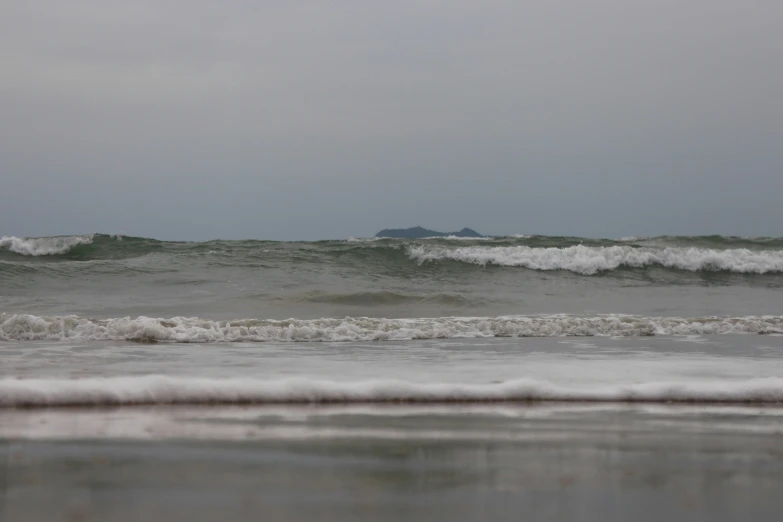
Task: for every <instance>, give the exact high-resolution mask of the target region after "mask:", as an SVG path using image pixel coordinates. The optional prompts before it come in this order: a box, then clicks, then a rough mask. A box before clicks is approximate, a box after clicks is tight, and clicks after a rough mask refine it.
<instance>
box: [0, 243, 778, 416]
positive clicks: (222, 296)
mask: <svg viewBox="0 0 783 522" xmlns="http://www.w3.org/2000/svg"><path fill="white" fill-rule="evenodd" d="M759 334H765V335H759ZM780 334H783V239H780V238H740V237H721V236H709V237H656V238H624V239H619V240H611V239H585V238H568V237H541V236H518V237H516V236H515V237H498V238H489V239H479V240H476V239H471V240H465V239H457V238H445V239H424V240H414V241H410V240H396V239H376V238H372V239H353V238H352V239H348V240H343V241H320V242H271V241H220V240H216V241H209V242H202V243H189V242H164V241H156V240H153V239H144V238H135V237H120V236H108V235H99V234H96V235H89V236H69V237H54V238H16V237H3V238H2V239H0V352H2V356H3V363H4V364H3V365H2V368H0V403H2V404H3V405H5V406H19V405H23V404H24V405H65V404H82V405H84V404H93V403H100V404H131V403H135V404H138V403H144V404H156V403H198V402H229V403H230V402H313V401H315V402H319V401H326V402H341V401H342V402H351V401H403V400H404V401H410V402H422V401H429V402H432V401H484V400H580V401H585V400H587V401H636V400H642V401H670V400H684V401H696V402H714V401H726V402H736V401H752V402H774V403H777V402H780V401H783V365H781V361H783V359H782V358H781V356H782V355H783V337H781V336H780ZM574 340H576V341H577V342H576V344H574V343H572V342H571V341H574ZM582 341H584V342H582ZM139 342H141V343H155V344H151V345H146V344H143V345H140V344H138V343H139ZM292 342H299V343H305V344H301V345H295V344H292ZM184 343H187V344H184ZM228 343H230V344H228ZM487 343H489V344H487ZM297 346H299V347H297ZM682 346H688V347H689V348H688V349H687V350H683V349H682ZM175 347H176V348H175ZM541 354H544V355H541ZM727 354H728V355H727ZM52 361H56V363H55V366H53V367H52V366H51V364H52ZM433 361H435V362H434V363H433ZM182 368H185V369H187V371H184V372H183V371H181V369H182ZM20 378H21V379H20Z"/></svg>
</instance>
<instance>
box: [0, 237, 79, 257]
mask: <svg viewBox="0 0 783 522" xmlns="http://www.w3.org/2000/svg"><path fill="white" fill-rule="evenodd" d="M92 241H93V235H92V234H90V235H87V236H53V237H35V238H24V237H15V236H3V237H2V238H0V248H6V249H8V250H10V251H11V252H14V253H15V254H21V255H23V256H53V255H58V254H65V253H66V252H68V251H69V250H71V249H72V248H74V247H76V246H79V245H89V244H91V243H92Z"/></svg>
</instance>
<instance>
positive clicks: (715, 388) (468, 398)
mask: <svg viewBox="0 0 783 522" xmlns="http://www.w3.org/2000/svg"><path fill="white" fill-rule="evenodd" d="M504 401H571V402H688V403H755V404H761V403H781V402H783V379H781V378H764V379H750V380H745V381H733V382H730V383H727V382H723V381H706V382H693V383H687V384H684V383H667V382H649V383H640V384H615V385H601V386H595V387H589V388H570V387H564V386H559V385H555V384H552V383H549V382H546V381H537V380H531V379H517V380H510V381H506V382H502V383H495V384H445V383H444V384H440V383H438V384H423V383H411V382H404V381H393V380H373V381H360V382H330V381H313V380H309V379H286V380H276V381H264V380H251V379H206V378H190V377H167V376H140V377H112V378H86V379H76V380H74V379H0V407H6V408H9V407H10V408H19V407H57V406H60V407H63V406H121V405H156V404H281V403H286V404H314V403H478V402H481V403H486V402H504Z"/></svg>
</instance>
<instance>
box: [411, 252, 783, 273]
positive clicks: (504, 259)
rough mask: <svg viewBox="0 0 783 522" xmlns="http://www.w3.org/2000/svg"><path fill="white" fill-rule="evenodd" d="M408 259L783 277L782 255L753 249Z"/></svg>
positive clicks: (486, 254) (576, 269)
mask: <svg viewBox="0 0 783 522" xmlns="http://www.w3.org/2000/svg"><path fill="white" fill-rule="evenodd" d="M408 255H409V257H410V258H411V259H412V260H415V261H417V262H418V263H419V264H422V263H427V262H437V261H444V260H451V261H460V262H464V263H472V264H477V265H482V266H485V265H489V264H492V265H499V266H520V267H525V268H530V269H533V270H568V271H570V272H575V273H578V274H583V275H594V274H597V273H599V272H605V271H610V270H615V269H617V268H620V267H630V268H644V267H648V266H653V265H658V266H662V267H666V268H675V269H680V270H689V271H692V272H698V271H727V272H735V273H743V274H748V273H750V274H766V273H772V272H783V251H779V250H762V251H753V250H748V249H744V248H743V249H732V250H713V249H704V248H693V247H691V248H680V247H668V248H662V249H655V248H635V247H631V246H601V247H588V246H583V245H577V246H570V247H564V248H558V247H550V248H531V247H528V246H506V247H482V246H471V247H460V248H453V249H450V248H444V247H439V246H428V245H417V246H411V247H409V249H408Z"/></svg>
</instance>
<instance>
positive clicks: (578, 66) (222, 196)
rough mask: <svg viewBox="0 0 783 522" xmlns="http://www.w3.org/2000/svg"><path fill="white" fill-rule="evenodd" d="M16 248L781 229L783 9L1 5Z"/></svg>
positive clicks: (363, 3) (612, 4) (8, 190)
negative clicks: (83, 238) (24, 238)
mask: <svg viewBox="0 0 783 522" xmlns="http://www.w3.org/2000/svg"><path fill="white" fill-rule="evenodd" d="M0 178H1V179H0V235H19V236H21V235H33V236H39V235H55V234H72V233H87V232H97V231H101V232H110V233H114V232H120V233H125V234H131V235H141V236H147V237H157V238H163V239H209V238H215V237H220V238H263V239H321V238H344V237H348V236H368V235H372V234H374V233H375V232H376V231H377V230H379V229H381V228H384V227H405V226H412V225H416V224H420V225H423V226H428V227H431V228H436V229H457V228H461V227H463V226H471V227H474V228H476V229H478V230H479V231H482V232H485V233H494V234H511V233H541V234H558V235H560V234H567V235H586V236H607V237H616V236H625V235H654V234H707V233H722V234H738V235H774V236H783V203H781V200H783V2H781V0H746V1H740V0H655V1H653V0H592V1H587V0H585V1H580V0H571V1H561V0H508V1H505V0H485V1H482V2H475V1H470V2H469V1H465V0H451V1H445V0H395V1H393V2H388V1H387V2H373V1H368V0H331V1H322V0H321V1H297V0H291V1H286V2H283V1H280V0H276V1H256V2H239V1H237V2H215V1H212V0H209V1H207V0H189V1H185V0H136V1H133V2H127V1H123V2H115V1H108V0H69V1H67V2H61V1H55V0H51V1H39V0H3V1H2V2H0Z"/></svg>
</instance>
